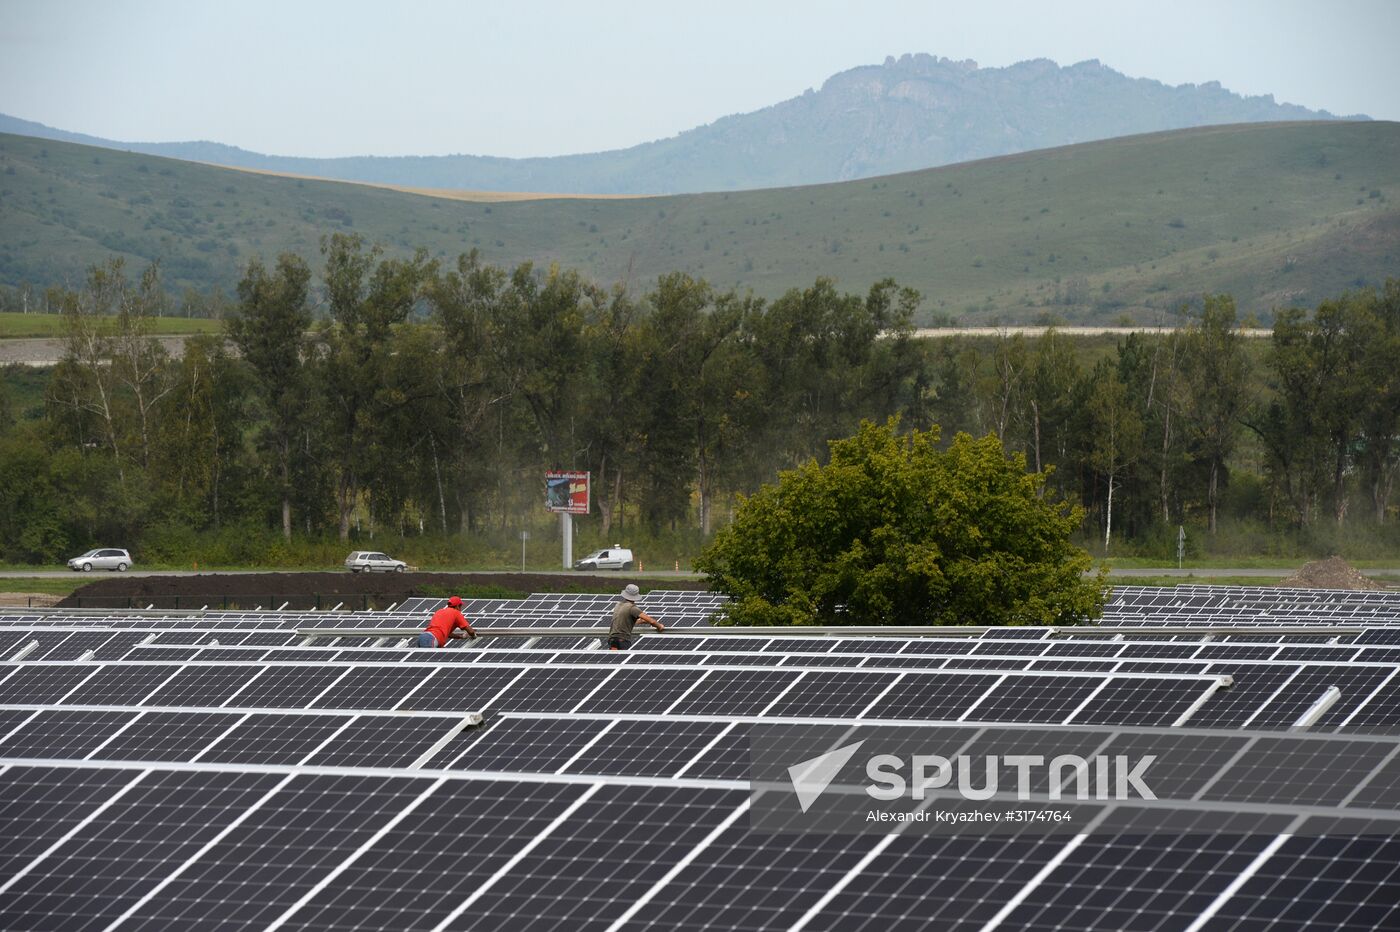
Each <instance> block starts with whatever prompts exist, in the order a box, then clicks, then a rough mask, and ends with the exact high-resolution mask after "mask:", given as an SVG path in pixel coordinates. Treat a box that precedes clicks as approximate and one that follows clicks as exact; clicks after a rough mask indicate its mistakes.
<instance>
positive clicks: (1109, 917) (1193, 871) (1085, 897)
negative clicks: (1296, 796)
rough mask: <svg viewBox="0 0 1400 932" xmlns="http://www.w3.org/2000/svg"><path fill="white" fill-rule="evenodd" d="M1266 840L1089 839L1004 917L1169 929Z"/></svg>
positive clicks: (1051, 925)
mask: <svg viewBox="0 0 1400 932" xmlns="http://www.w3.org/2000/svg"><path fill="white" fill-rule="evenodd" d="M1270 840H1271V839H1270V837H1269V836H1268V835H1264V834H1260V835H1235V834H1229V835H1225V834H1217V835H1213V834H1209V833H1205V832H1203V833H1202V834H1199V835H1179V836H1172V835H1165V834H1164V835H1155V836H1154V835H1140V834H1135V835H1115V834H1107V833H1105V834H1102V835H1101V834H1097V833H1096V834H1094V835H1091V836H1089V838H1088V839H1087V840H1086V841H1085V843H1084V844H1082V845H1080V846H1079V847H1078V848H1076V849H1075V850H1074V851H1073V852H1072V853H1071V854H1070V855H1069V857H1068V858H1066V859H1065V860H1064V862H1063V863H1061V864H1060V865H1058V866H1057V867H1056V868H1055V870H1054V872H1053V873H1052V874H1051V875H1050V877H1049V878H1048V879H1047V882H1045V883H1042V884H1040V885H1039V886H1038V887H1036V888H1035V889H1034V890H1033V891H1032V892H1031V893H1030V895H1029V896H1028V897H1026V899H1025V900H1024V901H1023V902H1022V903H1021V904H1020V905H1019V906H1018V907H1017V908H1016V909H1015V910H1014V911H1013V912H1012V913H1011V914H1010V915H1009V916H1008V917H1007V919H1006V923H1007V925H1006V927H1007V928H1014V929H1035V930H1051V929H1161V930H1166V929H1174V928H1179V927H1181V926H1182V923H1183V920H1184V919H1185V917H1188V916H1194V915H1196V914H1198V913H1200V912H1202V911H1203V910H1204V909H1205V908H1206V907H1208V906H1209V905H1210V904H1211V902H1212V901H1213V900H1214V899H1215V898H1216V897H1217V896H1218V895H1219V894H1220V893H1221V892H1222V891H1223V890H1224V889H1225V888H1226V887H1227V886H1228V885H1229V883H1230V882H1231V881H1232V880H1233V879H1234V878H1235V877H1236V876H1238V875H1239V874H1240V872H1242V871H1243V870H1244V869H1245V868H1246V867H1248V866H1249V864H1250V862H1251V861H1253V860H1254V858H1255V856H1256V855H1258V854H1259V852H1260V851H1261V850H1263V848H1264V847H1265V846H1266V845H1267V844H1268V843H1269V841H1270Z"/></svg>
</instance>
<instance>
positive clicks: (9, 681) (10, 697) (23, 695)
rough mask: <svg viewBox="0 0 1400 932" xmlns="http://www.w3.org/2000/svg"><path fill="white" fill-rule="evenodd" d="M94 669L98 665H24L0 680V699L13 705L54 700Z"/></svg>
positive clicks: (45, 703)
mask: <svg viewBox="0 0 1400 932" xmlns="http://www.w3.org/2000/svg"><path fill="white" fill-rule="evenodd" d="M96 672H97V667H95V666H89V665H87V664H82V665H78V666H71V667H67V666H52V667H50V666H30V665H28V664H26V665H25V666H22V667H20V668H19V669H18V670H17V671H16V672H15V674H14V675H13V676H10V677H7V678H6V679H5V681H4V682H0V702H4V703H8V704H12V705H47V704H49V703H54V702H57V701H58V700H59V699H61V698H63V696H64V695H65V694H66V693H69V692H72V691H73V689H74V688H75V687H76V686H77V685H78V684H79V683H81V682H82V681H83V680H85V679H87V678H88V677H90V676H92V675H93V674H94V673H96Z"/></svg>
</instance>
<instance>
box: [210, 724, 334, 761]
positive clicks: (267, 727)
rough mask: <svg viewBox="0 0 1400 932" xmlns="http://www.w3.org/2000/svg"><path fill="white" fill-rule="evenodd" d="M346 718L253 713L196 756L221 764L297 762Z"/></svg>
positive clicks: (315, 747) (328, 736)
mask: <svg viewBox="0 0 1400 932" xmlns="http://www.w3.org/2000/svg"><path fill="white" fill-rule="evenodd" d="M348 721H349V718H348V717H346V716H343V715H279V714H263V713H254V714H251V715H249V716H248V719H247V721H245V722H243V723H242V724H240V725H239V726H238V727H237V728H234V729H233V730H232V731H231V732H229V733H228V734H227V735H225V736H224V737H223V738H221V739H220V740H219V742H218V743H217V744H215V745H214V746H213V747H212V748H210V749H209V750H208V751H206V752H205V753H204V754H202V755H201V756H200V758H199V759H200V760H201V761H203V762H208V763H221V764H299V763H302V762H303V760H304V759H305V758H306V757H307V756H308V755H309V754H311V753H312V752H313V751H315V750H316V749H317V748H318V747H320V746H321V745H322V744H323V743H324V742H325V741H326V739H328V738H330V737H331V736H332V735H334V734H335V733H336V732H337V731H339V730H340V729H341V728H343V727H345V724H346V723H347V722H348Z"/></svg>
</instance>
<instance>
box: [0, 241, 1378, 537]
mask: <svg viewBox="0 0 1400 932" xmlns="http://www.w3.org/2000/svg"><path fill="white" fill-rule="evenodd" d="M313 258H314V259H318V260H319V262H318V263H317V265H318V268H317V269H315V270H313V268H312V262H311V261H309V260H308V258H307V257H304V256H300V255H296V254H291V253H288V254H284V255H281V256H279V257H278V258H277V259H276V261H275V262H273V263H271V264H267V263H265V262H263V261H262V260H257V259H255V260H253V261H250V262H249V263H248V264H247V266H246V267H245V268H244V271H243V274H242V277H241V280H240V282H239V284H238V287H237V293H236V296H235V298H234V299H233V300H232V301H231V302H230V307H229V308H228V309H227V312H226V316H225V333H224V334H223V335H222V336H219V337H215V336H210V337H195V338H191V339H189V340H188V341H187V342H186V346H185V351H184V353H183V354H182V355H180V356H179V358H172V357H171V356H170V355H168V354H167V353H166V352H165V350H164V349H163V348H162V345H161V344H160V343H159V342H157V341H156V340H154V339H153V338H152V337H151V335H150V322H151V320H152V319H153V318H155V317H157V316H160V315H162V314H164V313H168V310H169V306H170V299H169V297H168V296H167V295H166V294H165V293H164V291H163V289H162V288H161V284H160V276H159V273H158V270H157V269H156V268H154V267H152V268H149V269H146V270H144V271H143V272H141V273H140V274H139V275H137V276H135V277H134V278H133V277H130V276H128V274H127V271H126V270H125V269H124V268H123V266H122V264H121V263H120V262H112V263H109V264H107V265H103V266H100V267H96V268H94V269H92V270H91V271H90V273H89V275H88V278H87V280H86V282H85V283H84V285H83V286H82V287H78V288H71V289H60V290H59V291H57V292H51V293H50V294H49V296H48V297H49V300H50V301H51V302H52V303H53V304H54V305H55V306H57V308H58V309H59V310H60V312H61V313H62V314H63V315H64V321H65V323H64V330H65V337H64V346H65V352H64V358H63V360H62V362H61V363H60V364H59V365H58V366H57V367H56V368H55V369H54V370H53V371H52V373H51V375H50V376H49V377H48V379H47V383H46V386H45V389H44V399H43V405H42V408H41V409H38V410H31V411H30V412H29V414H30V415H32V416H27V417H22V416H20V413H19V412H18V411H17V410H16V404H15V402H14V400H13V399H10V400H9V401H6V400H5V396H4V395H0V473H2V474H0V548H3V554H0V558H3V559H5V560H10V561H37V562H47V561H52V560H55V559H57V558H59V557H60V556H62V555H64V554H66V553H67V552H68V551H69V550H72V549H73V548H75V547H77V548H81V547H86V546H91V545H94V544H98V543H104V542H113V541H120V542H122V543H124V544H129V545H131V546H133V547H136V548H137V549H138V550H139V549H140V548H141V547H142V546H143V544H146V545H149V546H150V547H151V549H152V551H153V552H154V551H159V552H160V553H161V554H162V555H164V556H166V557H170V556H171V555H172V553H173V551H177V550H179V549H180V547H182V546H188V545H190V542H191V541H192V540H193V539H194V538H193V537H192V536H191V535H195V536H197V535H199V534H203V533H211V532H229V530H230V529H233V532H235V533H240V534H247V535H254V536H256V535H262V536H264V537H269V536H271V535H276V536H277V537H279V538H280V539H281V540H283V541H287V542H291V541H296V540H308V539H311V540H338V541H350V540H352V539H361V538H362V537H363V536H364V535H365V533H366V531H367V529H373V530H377V531H378V532H379V533H384V534H403V535H409V534H413V535H417V534H430V535H438V536H440V537H442V538H445V539H456V540H461V539H463V538H489V537H492V536H493V535H494V536H495V537H497V538H501V539H504V538H506V537H507V536H511V535H513V534H514V532H515V531H516V530H518V529H520V528H523V527H528V526H530V525H531V524H538V523H540V522H541V521H542V518H543V516H542V510H541V497H542V494H543V472H544V470H545V469H547V468H568V469H580V470H583V469H586V470H589V471H591V472H592V475H593V502H594V512H595V517H594V518H592V519H590V521H591V522H595V523H594V524H593V525H592V526H593V528H594V529H595V530H596V531H597V532H598V534H599V535H600V538H601V539H605V540H606V539H612V538H614V537H618V536H620V535H622V534H624V533H629V534H638V535H652V536H657V535H664V534H666V533H671V532H683V533H689V534H693V535H696V536H708V535H709V534H710V533H711V532H712V531H713V530H714V529H716V528H717V527H718V526H722V525H723V524H725V523H727V522H728V521H729V520H730V517H731V515H732V513H733V508H734V505H735V502H736V496H738V495H744V494H752V493H754V492H756V491H757V490H758V489H759V488H761V487H762V486H763V485H764V484H766V483H771V482H772V481H774V480H775V479H776V477H777V474H778V472H779V471H780V470H786V469H792V468H795V467H797V466H799V465H801V464H803V463H805V462H808V461H811V460H814V459H815V460H817V461H824V460H825V458H826V457H827V455H828V452H827V444H828V441H830V440H832V439H836V438H841V437H847V436H851V435H853V434H855V433H856V432H857V430H858V429H859V425H860V424H861V422H862V421H866V420H869V421H876V422H882V421H884V420H885V419H886V418H888V417H891V416H897V417H899V418H900V421H899V423H900V424H901V425H902V427H903V429H906V430H911V431H912V430H929V429H931V428H932V427H933V426H934V425H935V424H936V425H940V426H941V428H942V436H943V437H944V438H945V442H951V441H952V440H953V438H954V436H955V435H956V434H957V433H958V432H960V431H961V432H967V433H971V434H973V435H977V436H982V435H985V434H988V433H991V434H996V435H997V436H998V437H1000V438H1001V440H1002V442H1003V444H1004V446H1005V448H1006V449H1007V450H1009V451H1012V452H1016V453H1024V454H1025V457H1026V460H1027V462H1028V464H1029V465H1030V467H1031V468H1033V469H1035V470H1037V471H1049V476H1048V478H1047V486H1046V487H1047V488H1048V489H1050V490H1052V491H1053V492H1054V493H1055V494H1056V495H1058V496H1061V497H1064V498H1067V499H1069V500H1072V501H1078V502H1082V503H1083V505H1084V509H1085V510H1084V514H1085V517H1084V522H1083V528H1082V532H1083V534H1084V535H1085V536H1086V537H1088V538H1092V539H1095V540H1098V541H1101V542H1102V544H1103V546H1104V547H1106V548H1108V549H1110V550H1112V549H1113V548H1114V547H1116V546H1121V542H1123V541H1126V542H1129V543H1131V542H1140V541H1143V540H1146V539H1149V538H1151V537H1153V535H1158V536H1160V535H1161V534H1162V532H1163V529H1167V528H1169V529H1171V530H1173V531H1174V529H1175V526H1176V525H1177V524H1178V523H1199V524H1200V525H1201V526H1202V528H1203V529H1206V530H1209V531H1211V532H1214V531H1215V530H1216V529H1217V528H1218V527H1219V526H1220V522H1221V520H1222V514H1223V509H1224V504H1225V502H1226V500H1227V493H1228V492H1229V490H1231V489H1232V488H1237V487H1241V486H1243V487H1245V488H1247V489H1248V490H1249V492H1250V495H1249V496H1246V499H1247V503H1248V509H1246V511H1247V513H1250V514H1254V515H1255V516H1257V517H1258V519H1259V520H1260V521H1263V522H1267V523H1270V524H1271V525H1272V526H1274V527H1277V528H1283V529H1307V528H1309V527H1314V526H1317V525H1319V524H1321V523H1324V522H1335V523H1337V524H1346V523H1348V522H1350V523H1353V524H1354V523H1358V522H1365V523H1370V524H1377V525H1381V526H1383V527H1393V526H1394V525H1395V523H1396V522H1395V508H1394V506H1393V505H1392V504H1391V498H1392V493H1393V486H1394V480H1395V476H1396V473H1397V463H1400V382H1397V375H1396V372H1395V371H1394V370H1395V365H1394V361H1395V360H1396V359H1400V282H1395V281H1391V282H1388V283H1387V284H1386V285H1385V286H1384V288H1382V289H1370V290H1361V291H1357V292H1354V293H1350V294H1347V295H1345V296H1343V297H1341V298H1339V299H1337V300H1335V301H1328V302H1324V303H1323V304H1321V305H1319V306H1318V307H1317V308H1315V309H1312V310H1311V311H1303V310H1290V311H1283V312H1280V313H1279V315H1278V318H1277V323H1276V325H1275V329H1274V337H1273V341H1272V346H1271V348H1270V349H1269V351H1268V352H1267V353H1266V354H1265V359H1264V362H1263V363H1262V368H1259V369H1258V371H1256V364H1255V363H1253V362H1252V361H1251V354H1250V353H1248V352H1247V351H1246V347H1245V346H1244V342H1243V338H1242V337H1241V336H1240V335H1239V332H1238V330H1239V323H1238V321H1237V319H1236V314H1235V309H1234V304H1233V302H1232V301H1231V299H1230V298H1229V297H1228V296H1224V295H1212V296H1207V297H1206V298H1205V299H1204V300H1203V301H1202V302H1201V303H1200V305H1199V306H1198V307H1196V308H1194V309H1193V310H1192V313H1191V316H1190V319H1189V320H1190V322H1189V325H1188V326H1186V327H1184V328H1182V329H1181V330H1179V331H1178V332H1175V333H1173V334H1170V335H1167V336H1150V335H1132V336H1129V337H1128V338H1126V339H1125V340H1123V341H1121V342H1120V343H1119V345H1118V346H1117V347H1116V349H1115V350H1114V351H1113V352H1112V353H1111V354H1109V355H1106V356H1104V357H1103V358H1100V359H1098V360H1097V361H1095V362H1093V363H1092V364H1089V362H1088V361H1087V360H1086V358H1085V354H1084V353H1083V352H1081V351H1080V350H1079V349H1077V348H1076V346H1075V345H1073V344H1072V342H1071V341H1070V340H1068V339H1067V338H1065V337H1064V336H1062V335H1059V334H1057V333H1055V332H1054V331H1050V332H1047V333H1046V334H1045V335H1044V336H1043V337H1035V338H1027V337H1021V336H1007V337H1004V338H998V339H994V340H992V341H990V343H987V342H981V343H979V342H976V341H970V340H963V339H956V338H953V339H949V338H942V339H937V340H917V339H915V338H914V337H913V327H912V320H913V316H914V313H915V311H916V310H917V308H918V305H919V302H920V296H919V295H918V294H917V293H915V292H913V291H911V290H909V289H905V288H900V287H899V286H898V285H897V284H896V283H894V282H893V281H884V282H881V283H879V284H877V285H875V286H873V287H872V288H871V289H870V290H869V291H868V292H867V293H865V294H848V293H843V292H842V291H840V290H839V289H838V288H837V287H836V285H835V283H833V282H832V281H830V280H828V279H818V280H817V281H815V282H814V283H813V284H812V285H811V286H810V287H805V288H794V289H792V290H790V291H789V292H787V293H786V294H784V295H783V296H781V297H780V298H778V299H776V300H772V301H765V300H762V299H759V298H756V297H753V296H752V295H749V294H743V293H737V292H733V291H722V290H719V289H716V288H714V287H713V286H711V285H710V284H708V283H706V282H705V281H703V280H699V279H694V278H691V277H689V276H687V275H683V274H672V275H666V276H662V277H661V278H659V279H658V280H656V281H655V282H654V283H650V284H649V285H648V287H647V288H646V289H645V290H644V291H640V290H637V289H631V288H627V287H623V286H614V287H611V288H607V287H603V286H601V285H599V284H597V283H596V282H592V281H589V280H588V279H586V278H584V277H583V276H581V275H580V274H579V273H577V272H576V271H572V270H569V269H561V268H557V267H551V268H548V269H542V268H537V267H534V266H531V265H521V266H518V267H515V268H503V267H500V266H496V265H492V264H490V263H486V262H484V261H482V259H481V258H480V256H479V255H477V254H476V253H474V252H473V253H469V254H465V255H462V256H460V257H458V258H457V259H456V260H455V261H443V260H439V259H431V258H429V257H428V256H427V254H426V253H425V252H422V251H420V252H419V253H417V254H416V255H414V256H412V257H408V258H392V257H387V256H385V255H384V254H382V253H381V252H380V251H379V250H378V249H377V248H376V247H374V246H372V245H370V244H368V243H366V242H365V241H364V240H363V239H361V238H359V237H358V236H354V235H347V234H335V235H332V236H328V237H327V238H326V239H325V240H323V242H322V246H321V252H320V255H319V256H318V257H313ZM1242 449H1246V450H1248V451H1249V455H1248V456H1243V455H1241V450H1242ZM1237 497H1238V496H1237ZM1236 513H1237V512H1236ZM172 542H173V543H172ZM157 544H159V546H157Z"/></svg>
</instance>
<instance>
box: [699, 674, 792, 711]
mask: <svg viewBox="0 0 1400 932" xmlns="http://www.w3.org/2000/svg"><path fill="white" fill-rule="evenodd" d="M797 676H798V674H797V673H792V672H787V673H785V672H779V671H776V670H761V669H754V670H716V671H714V672H713V673H711V674H710V675H709V676H707V677H705V680H704V681H703V682H702V683H701V684H700V685H699V686H697V687H695V689H694V690H692V691H691V692H690V694H689V695H687V696H686V697H685V699H684V700H682V701H681V703H680V704H679V705H677V706H676V707H675V708H674V710H673V711H674V712H677V713H680V714H683V715H757V714H759V713H760V712H762V711H763V709H764V708H766V707H767V706H768V705H769V704H770V703H772V701H773V700H774V699H775V698H777V696H778V695H779V694H781V693H782V691H783V690H784V689H786V688H787V687H788V686H789V685H791V683H792V682H793V681H794V680H795V679H796V678H797Z"/></svg>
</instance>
